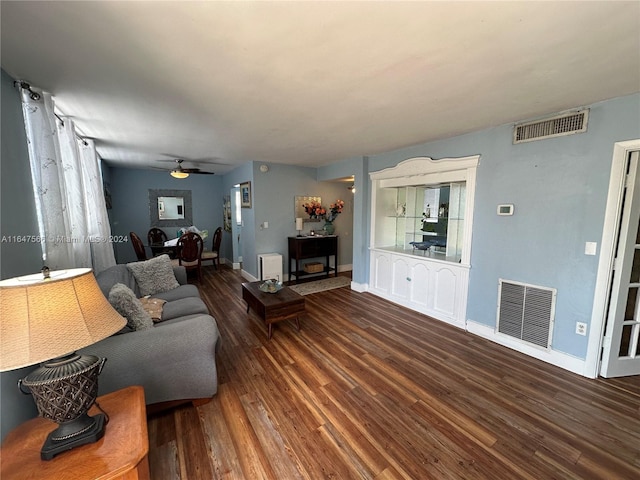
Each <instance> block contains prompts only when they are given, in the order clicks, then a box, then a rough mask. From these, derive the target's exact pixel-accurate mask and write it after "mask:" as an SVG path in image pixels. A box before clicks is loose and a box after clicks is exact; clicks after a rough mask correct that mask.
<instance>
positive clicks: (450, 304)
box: [431, 264, 461, 318]
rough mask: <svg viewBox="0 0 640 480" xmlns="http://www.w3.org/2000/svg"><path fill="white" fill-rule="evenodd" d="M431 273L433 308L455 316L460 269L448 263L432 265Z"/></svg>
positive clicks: (452, 316) (443, 313) (448, 315)
mask: <svg viewBox="0 0 640 480" xmlns="http://www.w3.org/2000/svg"><path fill="white" fill-rule="evenodd" d="M431 274H432V276H433V279H434V281H433V284H434V287H435V288H434V289H433V291H432V293H433V303H432V306H433V309H434V310H435V311H436V312H439V313H441V314H442V315H446V316H447V317H451V318H455V317H456V316H457V313H458V312H457V310H458V301H457V300H458V299H457V298H456V296H457V295H458V292H459V291H460V285H459V284H460V282H459V280H460V274H461V272H460V269H456V270H454V269H453V268H451V267H449V266H448V265H443V264H438V265H432V270H431Z"/></svg>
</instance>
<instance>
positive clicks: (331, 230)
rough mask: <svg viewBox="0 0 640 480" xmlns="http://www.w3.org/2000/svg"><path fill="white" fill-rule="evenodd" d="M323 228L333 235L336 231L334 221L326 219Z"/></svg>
mask: <svg viewBox="0 0 640 480" xmlns="http://www.w3.org/2000/svg"><path fill="white" fill-rule="evenodd" d="M323 230H324V232H325V233H326V234H327V235H333V233H334V232H335V231H336V228H335V227H334V226H333V222H330V221H329V220H325V222H324V228H323Z"/></svg>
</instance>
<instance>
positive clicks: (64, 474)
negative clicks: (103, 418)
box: [0, 387, 149, 480]
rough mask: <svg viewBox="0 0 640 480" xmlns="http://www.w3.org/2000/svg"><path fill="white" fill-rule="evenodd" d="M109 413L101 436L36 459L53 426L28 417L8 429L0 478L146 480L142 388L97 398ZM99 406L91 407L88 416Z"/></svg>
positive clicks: (147, 465)
mask: <svg viewBox="0 0 640 480" xmlns="http://www.w3.org/2000/svg"><path fill="white" fill-rule="evenodd" d="M98 403H99V404H100V406H101V407H102V409H103V410H104V411H105V412H106V413H107V415H109V423H108V425H107V427H106V430H105V433H104V437H102V438H101V439H100V440H98V441H97V442H95V443H90V444H88V445H82V446H81V447H77V448H74V449H73V450H69V451H68V452H64V453H61V454H59V455H57V456H56V457H54V458H53V460H48V461H44V460H40V449H41V448H42V444H43V443H44V440H45V438H46V436H47V435H48V434H49V432H51V431H52V430H54V429H55V428H56V427H57V425H56V424H55V423H53V422H52V421H50V420H46V419H44V418H40V417H38V418H34V419H31V420H29V421H27V422H25V423H23V424H22V425H20V426H19V427H17V428H16V429H14V430H12V431H11V432H10V433H9V435H7V437H6V438H5V441H4V442H3V443H2V448H1V449H0V456H1V460H0V478H2V480H10V479H38V480H53V479H56V480H58V479H62V478H69V479H74V480H84V479H86V480H94V479H100V480H107V479H118V480H149V461H148V458H147V454H148V453H149V436H148V433H147V415H146V409H145V404H144V390H143V389H142V387H128V388H123V389H122V390H118V391H117V392H112V393H109V394H107V395H103V396H102V397H98ZM96 413H99V410H98V409H97V408H96V406H95V405H94V406H93V407H92V408H91V410H90V412H89V415H95V414H96Z"/></svg>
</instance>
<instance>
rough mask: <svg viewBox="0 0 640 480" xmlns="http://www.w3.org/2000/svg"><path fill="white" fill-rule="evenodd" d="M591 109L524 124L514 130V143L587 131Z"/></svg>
mask: <svg viewBox="0 0 640 480" xmlns="http://www.w3.org/2000/svg"><path fill="white" fill-rule="evenodd" d="M588 120H589V109H585V110H580V111H578V112H576V111H573V112H569V113H563V114H560V115H556V116H555V117H550V118H547V119H544V120H537V121H534V122H528V123H522V124H520V125H516V126H515V127H514V128H513V143H514V145H515V144H516V143H524V142H531V141H533V140H542V139H544V138H551V137H560V136H563V135H572V134H574V133H583V132H586V131H587V121H588Z"/></svg>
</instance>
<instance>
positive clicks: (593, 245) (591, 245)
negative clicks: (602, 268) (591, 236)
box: [584, 242, 598, 255]
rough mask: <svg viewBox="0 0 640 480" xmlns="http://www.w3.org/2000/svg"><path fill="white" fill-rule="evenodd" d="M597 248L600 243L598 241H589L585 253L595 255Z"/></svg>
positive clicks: (585, 246)
mask: <svg viewBox="0 0 640 480" xmlns="http://www.w3.org/2000/svg"><path fill="white" fill-rule="evenodd" d="M597 249H598V243H597V242H587V243H585V245H584V254H585V255H595V254H596V250H597Z"/></svg>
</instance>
